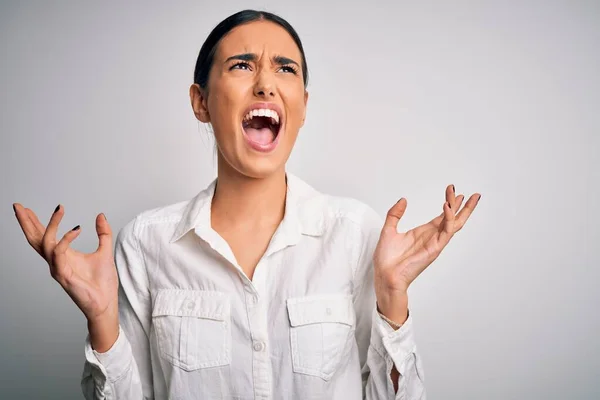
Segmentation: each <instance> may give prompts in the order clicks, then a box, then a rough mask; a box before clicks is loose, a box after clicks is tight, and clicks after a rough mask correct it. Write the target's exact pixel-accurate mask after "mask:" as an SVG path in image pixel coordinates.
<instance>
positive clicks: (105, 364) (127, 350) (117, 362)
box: [85, 325, 133, 383]
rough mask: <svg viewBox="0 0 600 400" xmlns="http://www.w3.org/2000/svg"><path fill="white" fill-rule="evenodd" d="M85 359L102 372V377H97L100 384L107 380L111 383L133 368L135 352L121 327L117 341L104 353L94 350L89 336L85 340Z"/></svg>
mask: <svg viewBox="0 0 600 400" xmlns="http://www.w3.org/2000/svg"><path fill="white" fill-rule="evenodd" d="M85 357H86V360H87V361H88V362H89V363H91V364H92V365H95V366H96V367H97V369H98V370H99V371H100V372H101V375H102V376H95V379H97V382H98V383H104V382H103V381H105V380H106V379H108V380H109V381H111V382H114V381H116V380H118V379H119V378H120V377H121V376H123V374H125V373H126V372H127V371H128V370H129V368H130V367H131V360H132V357H133V352H132V350H131V344H130V343H129V341H128V340H127V336H125V332H123V328H122V327H121V325H119V336H118V337H117V340H116V341H115V343H114V344H113V345H112V347H111V348H110V349H108V350H107V351H106V352H104V353H99V352H97V351H96V350H94V349H92V345H91V343H90V335H89V334H88V335H87V337H86V338H85Z"/></svg>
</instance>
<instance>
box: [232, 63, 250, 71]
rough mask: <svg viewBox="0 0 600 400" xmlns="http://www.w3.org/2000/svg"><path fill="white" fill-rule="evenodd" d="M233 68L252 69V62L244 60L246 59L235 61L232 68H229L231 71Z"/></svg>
mask: <svg viewBox="0 0 600 400" xmlns="http://www.w3.org/2000/svg"><path fill="white" fill-rule="evenodd" d="M232 69H245V70H249V69H250V64H248V63H247V62H244V61H240V62H238V63H235V64H234V65H232V66H231V68H229V70H230V71H231V70H232Z"/></svg>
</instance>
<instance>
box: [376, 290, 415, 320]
mask: <svg viewBox="0 0 600 400" xmlns="http://www.w3.org/2000/svg"><path fill="white" fill-rule="evenodd" d="M380 297H381V298H378V299H377V311H378V312H379V313H380V314H381V315H383V316H385V317H386V318H387V319H390V320H391V321H393V322H394V323H395V324H396V325H402V324H404V323H405V322H406V320H407V319H408V295H406V294H403V295H394V296H380ZM386 318H384V319H386ZM388 323H389V322H388ZM390 325H392V324H390ZM392 326H393V325H392ZM394 328H395V327H394Z"/></svg>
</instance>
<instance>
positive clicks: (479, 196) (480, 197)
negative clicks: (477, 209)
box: [477, 195, 481, 203]
mask: <svg viewBox="0 0 600 400" xmlns="http://www.w3.org/2000/svg"><path fill="white" fill-rule="evenodd" d="M479 200H481V195H479V198H478V199H477V202H478V203H479Z"/></svg>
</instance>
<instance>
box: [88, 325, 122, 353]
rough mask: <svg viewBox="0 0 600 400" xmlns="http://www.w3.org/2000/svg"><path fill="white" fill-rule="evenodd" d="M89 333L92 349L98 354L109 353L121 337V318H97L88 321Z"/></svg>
mask: <svg viewBox="0 0 600 400" xmlns="http://www.w3.org/2000/svg"><path fill="white" fill-rule="evenodd" d="M87 326H88V332H89V334H90V344H91V345H92V349H94V350H96V351H97V352H98V353H105V352H107V351H108V350H109V349H110V348H111V347H112V346H113V344H114V343H115V342H116V341H117V339H118V337H119V318H118V317H116V318H114V317H110V318H108V317H107V318H97V319H94V320H88V322H87Z"/></svg>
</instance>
